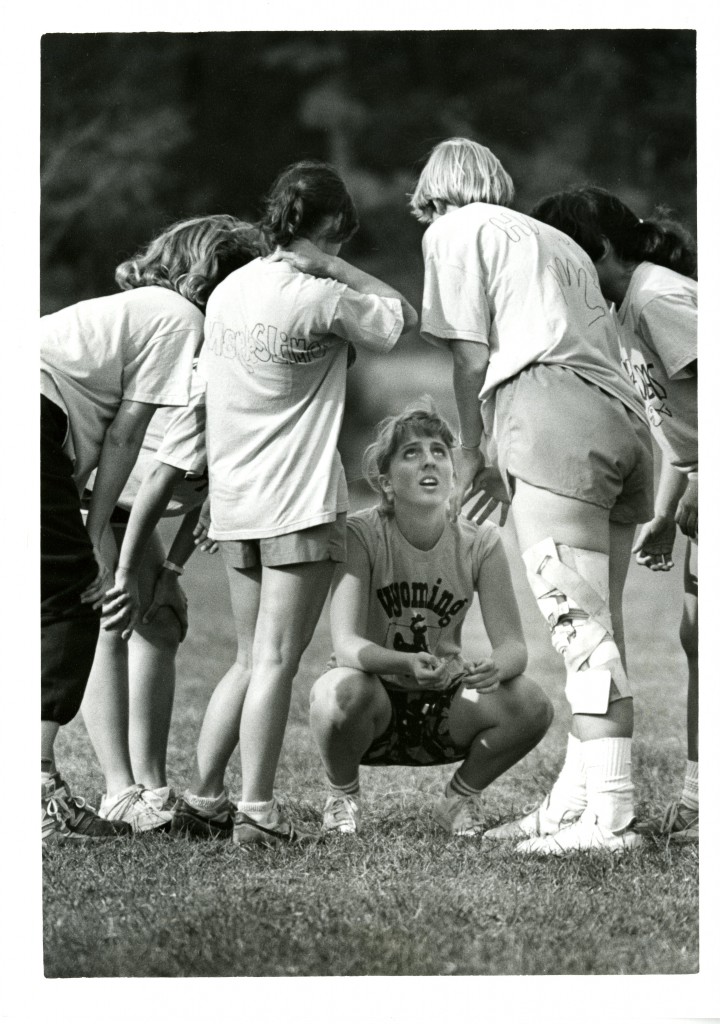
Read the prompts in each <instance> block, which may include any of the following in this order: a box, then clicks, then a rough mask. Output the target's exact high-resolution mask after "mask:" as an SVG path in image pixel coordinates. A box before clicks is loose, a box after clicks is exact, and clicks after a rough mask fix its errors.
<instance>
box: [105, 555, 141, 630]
mask: <svg viewBox="0 0 720 1024" xmlns="http://www.w3.org/2000/svg"><path fill="white" fill-rule="evenodd" d="M139 613H140V587H139V584H138V578H137V573H135V572H128V571H127V570H124V569H117V570H116V572H115V583H114V584H113V586H112V587H111V588H110V589H109V590H108V592H107V594H106V595H105V601H104V602H103V606H102V620H101V624H102V628H103V629H104V630H106V631H107V632H109V633H110V632H112V633H119V634H120V636H121V637H122V639H123V640H129V639H130V637H131V636H132V632H133V629H134V628H135V623H136V622H137V619H138V615H139Z"/></svg>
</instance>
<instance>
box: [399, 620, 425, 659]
mask: <svg viewBox="0 0 720 1024" xmlns="http://www.w3.org/2000/svg"><path fill="white" fill-rule="evenodd" d="M427 629H428V628H427V622H426V621H425V616H424V615H419V614H418V613H417V612H416V613H415V615H413V617H412V618H411V619H410V632H411V633H412V641H411V642H410V643H408V642H407V640H405V639H404V637H403V635H402V633H399V632H398V633H396V634H395V636H394V638H393V650H396V651H404V652H405V653H407V654H419V653H420V652H421V651H424V652H425V653H426V654H429V653H430V649H429V648H428V644H427Z"/></svg>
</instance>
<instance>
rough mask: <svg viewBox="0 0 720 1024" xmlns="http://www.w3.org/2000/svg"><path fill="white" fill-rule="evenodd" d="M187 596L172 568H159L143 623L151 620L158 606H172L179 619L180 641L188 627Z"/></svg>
mask: <svg viewBox="0 0 720 1024" xmlns="http://www.w3.org/2000/svg"><path fill="white" fill-rule="evenodd" d="M187 607H188V602H187V597H186V596H185V591H184V590H183V588H182V587H181V586H180V581H179V580H178V577H177V573H174V572H173V571H172V569H161V570H160V572H159V573H158V577H157V579H156V580H155V587H154V589H153V596H152V601H151V603H150V606H149V608H148V609H147V611H146V612H145V614H144V615H143V619H142V621H143V623H147V622H152V620H153V619H154V618H155V616H156V615H157V613H158V610H159V609H160V608H172V610H173V611H174V612H175V614H176V615H177V617H178V619H179V620H180V626H181V636H180V640H181V642H182V641H183V640H184V639H185V637H186V635H187V629H188V614H187Z"/></svg>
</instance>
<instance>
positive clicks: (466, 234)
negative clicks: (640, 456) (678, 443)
mask: <svg viewBox="0 0 720 1024" xmlns="http://www.w3.org/2000/svg"><path fill="white" fill-rule="evenodd" d="M423 256H424V259H425V285H424V294H423V309H422V323H421V328H420V331H421V334H422V335H423V337H425V339H426V340H427V341H430V342H431V343H435V344H436V343H438V342H440V343H445V342H452V341H453V340H455V339H464V340H467V341H477V342H478V343H479V344H483V345H487V346H488V348H489V351H490V361H489V365H488V371H487V376H486V379H485V384H484V386H483V389H482V391H481V393H480V398H481V399H482V400H483V402H484V406H483V420H484V422H485V426H486V429H487V430H488V431H490V430H491V429H492V420H493V417H494V408H493V406H494V402H493V401H492V395H493V392H494V390H495V388H497V386H498V385H499V384H501V383H502V382H503V381H506V380H509V379H510V378H511V377H514V376H515V375H516V374H518V373H519V372H520V371H521V370H523V369H525V368H526V367H528V366H531V365H532V364H534V363H557V364H559V365H562V366H565V367H568V368H570V369H572V370H573V371H574V372H576V373H577V374H578V375H579V376H581V377H584V378H585V379H587V380H589V381H591V382H592V383H593V384H596V385H597V386H598V387H600V388H602V389H603V390H604V391H606V392H608V393H609V394H611V395H614V396H615V397H616V398H619V399H620V401H622V402H623V403H624V404H625V405H626V406H627V407H628V408H629V409H631V410H632V411H633V412H635V413H636V414H637V415H638V416H640V417H644V413H643V407H642V403H641V402H640V401H639V400H638V397H637V395H636V394H635V391H634V389H633V388H632V386H631V384H630V383H629V382H628V380H627V377H626V375H625V373H624V372H623V369H622V365H621V360H620V347H619V341H618V337H617V330H616V327H615V324H614V321H613V317H612V315H611V312H610V309H609V308H608V305H607V303H606V302H605V299H604V298H603V296H602V293H601V291H600V285H599V282H598V279H597V274H596V272H595V268H594V266H593V264H592V261H591V260H590V258H589V257H588V256H587V254H586V253H585V252H584V251H583V250H582V249H581V248H580V247H579V246H578V245H576V244H575V242H573V241H572V239H570V238H568V236H567V235H565V234H563V233H562V232H561V231H557V230H556V229H555V228H553V227H551V226H550V225H548V224H543V223H541V222H540V221H536V220H534V219H533V218H531V217H526V216H525V215H523V214H520V213H516V212H515V211H513V210H509V209H507V208H506V207H503V206H495V205H492V204H490V203H470V204H469V205H467V206H463V207H460V208H459V209H456V210H451V211H450V212H449V213H447V214H445V215H444V216H442V217H439V218H438V219H437V220H436V221H435V222H434V223H433V224H431V225H430V227H429V228H428V229H427V231H426V232H425V235H424V237H423Z"/></svg>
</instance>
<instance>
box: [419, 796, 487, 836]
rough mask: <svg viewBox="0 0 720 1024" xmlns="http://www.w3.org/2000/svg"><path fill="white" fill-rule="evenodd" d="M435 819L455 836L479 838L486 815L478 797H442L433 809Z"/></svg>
mask: <svg viewBox="0 0 720 1024" xmlns="http://www.w3.org/2000/svg"><path fill="white" fill-rule="evenodd" d="M432 813H433V818H434V819H435V821H436V822H437V824H438V825H440V827H441V828H444V829H445V831H446V832H449V833H450V834H451V835H454V836H477V835H480V833H481V832H482V830H483V828H484V827H485V824H484V821H485V819H484V815H483V812H482V808H481V806H480V801H479V799H478V798H477V797H476V796H460V794H459V793H458V794H453V795H452V796H441V797H440V799H439V800H436V801H435V806H434V807H433V812H432Z"/></svg>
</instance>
